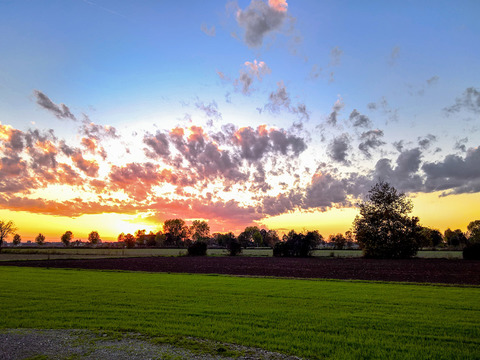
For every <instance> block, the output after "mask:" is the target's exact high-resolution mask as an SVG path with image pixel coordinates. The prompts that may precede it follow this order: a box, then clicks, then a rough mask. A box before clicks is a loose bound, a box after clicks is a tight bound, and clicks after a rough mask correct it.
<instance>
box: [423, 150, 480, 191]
mask: <svg viewBox="0 0 480 360" xmlns="http://www.w3.org/2000/svg"><path fill="white" fill-rule="evenodd" d="M422 170H423V171H424V172H425V174H426V176H427V177H426V180H425V187H426V190H427V191H440V190H448V191H447V192H445V195H450V194H462V193H472V192H479V191H480V147H476V148H471V149H468V151H467V153H466V155H465V157H461V156H458V155H447V156H446V157H445V158H444V160H443V161H440V162H426V163H424V164H423V166H422Z"/></svg>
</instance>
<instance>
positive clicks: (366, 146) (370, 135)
mask: <svg viewBox="0 0 480 360" xmlns="http://www.w3.org/2000/svg"><path fill="white" fill-rule="evenodd" d="M381 137H383V131H382V130H378V129H377V130H370V131H366V132H364V133H362V134H361V135H360V141H361V143H360V144H359V145H358V148H359V150H360V151H361V152H362V153H363V154H364V155H365V156H366V157H367V158H371V157H372V154H371V153H370V150H374V149H376V148H378V147H380V146H382V145H385V142H384V141H382V140H380V138H381Z"/></svg>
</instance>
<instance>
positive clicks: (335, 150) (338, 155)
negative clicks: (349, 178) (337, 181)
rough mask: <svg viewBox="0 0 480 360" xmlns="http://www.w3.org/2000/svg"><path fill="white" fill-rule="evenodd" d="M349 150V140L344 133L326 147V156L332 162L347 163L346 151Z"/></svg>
mask: <svg viewBox="0 0 480 360" xmlns="http://www.w3.org/2000/svg"><path fill="white" fill-rule="evenodd" d="M349 149H350V138H349V136H348V134H346V133H344V134H342V135H339V136H337V137H336V138H334V139H333V140H332V141H331V142H330V144H329V146H328V155H329V156H330V158H331V159H332V160H334V161H337V162H343V163H348V161H347V156H348V154H347V151H348V150H349Z"/></svg>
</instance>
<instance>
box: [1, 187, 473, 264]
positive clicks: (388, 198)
mask: <svg viewBox="0 0 480 360" xmlns="http://www.w3.org/2000/svg"><path fill="white" fill-rule="evenodd" d="M359 208H360V213H359V215H357V217H356V218H355V220H354V222H353V231H350V230H349V231H347V232H346V233H345V234H341V233H338V234H333V235H330V236H329V237H328V239H327V240H325V239H324V237H323V236H322V235H321V234H320V233H319V232H318V231H316V230H315V231H304V232H300V233H297V232H296V231H294V230H291V231H290V232H288V233H287V234H284V235H283V236H282V238H280V237H279V235H278V233H277V232H276V231H275V230H266V229H260V228H259V227H257V226H247V227H246V228H245V229H244V231H243V232H241V233H240V234H239V235H238V236H236V235H235V234H234V233H233V232H228V233H213V234H210V227H209V225H208V222H206V221H204V220H194V221H193V222H192V224H191V225H187V224H186V222H185V221H184V220H183V219H169V220H166V221H165V222H164V223H163V226H162V230H161V231H158V232H156V233H153V232H149V233H148V234H147V233H146V231H145V230H137V231H136V232H135V234H133V235H132V234H130V233H128V234H125V233H121V234H119V235H118V238H117V240H118V244H119V245H120V246H124V247H126V248H134V247H184V248H188V253H189V254H190V255H204V254H206V250H207V247H221V248H226V249H227V250H228V251H229V253H230V255H237V254H239V253H241V252H242V249H246V248H249V247H270V248H272V249H273V255H274V256H286V257H288V256H299V257H305V256H310V255H311V253H312V251H313V250H315V249H317V248H318V247H319V246H322V245H323V246H325V245H326V244H328V245H329V246H330V247H331V248H334V249H339V250H341V249H349V248H353V247H359V248H360V249H362V250H363V254H364V256H365V257H371V258H409V257H412V256H414V255H416V253H417V251H418V250H419V249H421V248H433V249H434V248H439V247H444V248H450V249H464V255H465V251H466V252H467V257H469V256H470V257H471V256H472V254H473V257H474V258H475V257H476V256H480V255H478V253H480V220H475V221H472V222H470V223H469V225H468V227H467V232H466V233H464V232H462V231H461V230H460V229H456V230H451V229H450V228H448V229H447V230H445V232H444V234H442V233H441V232H440V231H439V230H437V229H432V228H429V227H424V226H421V225H420V224H419V221H420V220H419V219H418V217H415V216H410V215H409V213H410V212H411V211H412V208H413V205H412V202H411V200H410V199H408V198H407V197H406V195H405V194H404V193H401V192H399V191H397V189H395V188H394V187H393V186H391V185H390V184H388V183H386V182H380V183H377V184H376V185H375V186H374V187H372V189H371V190H370V191H369V193H368V195H367V197H366V199H365V201H363V202H362V203H361V204H360V205H359ZM16 230H17V229H16V228H15V226H14V224H13V222H12V221H8V222H5V221H0V248H1V245H2V243H3V241H4V239H5V238H6V237H7V236H8V235H10V234H14V236H13V244H14V245H18V244H20V242H21V237H20V235H19V234H17V233H15V232H16ZM60 240H61V241H62V243H63V244H64V245H65V246H71V245H79V240H76V241H73V233H72V232H71V231H66V232H65V233H64V234H63V235H62V236H61V238H60ZM35 241H36V243H37V244H38V245H43V244H44V243H45V236H44V235H43V234H41V233H40V234H38V235H37V237H36V238H35ZM100 243H101V239H100V235H99V234H98V232H96V231H92V232H91V233H90V234H89V235H88V244H89V245H98V244H100ZM475 254H477V255H475Z"/></svg>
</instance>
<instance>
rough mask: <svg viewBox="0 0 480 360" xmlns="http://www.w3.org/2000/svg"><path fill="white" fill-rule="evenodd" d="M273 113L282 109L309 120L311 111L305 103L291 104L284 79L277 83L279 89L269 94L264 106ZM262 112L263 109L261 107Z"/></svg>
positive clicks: (301, 118) (277, 112)
mask: <svg viewBox="0 0 480 360" xmlns="http://www.w3.org/2000/svg"><path fill="white" fill-rule="evenodd" d="M263 109H264V110H268V111H269V112H270V113H272V114H279V113H280V111H281V110H286V111H288V112H289V113H291V114H296V115H299V117H300V120H309V119H310V112H309V111H308V110H307V107H306V105H305V104H303V103H299V104H297V106H294V105H292V104H291V99H290V94H289V93H288V92H287V88H286V86H285V84H284V83H283V81H280V82H278V83H277V90H276V91H272V92H271V93H270V95H269V96H268V102H267V103H266V104H265V105H264V107H263ZM259 111H260V112H261V110H260V109H259Z"/></svg>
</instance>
